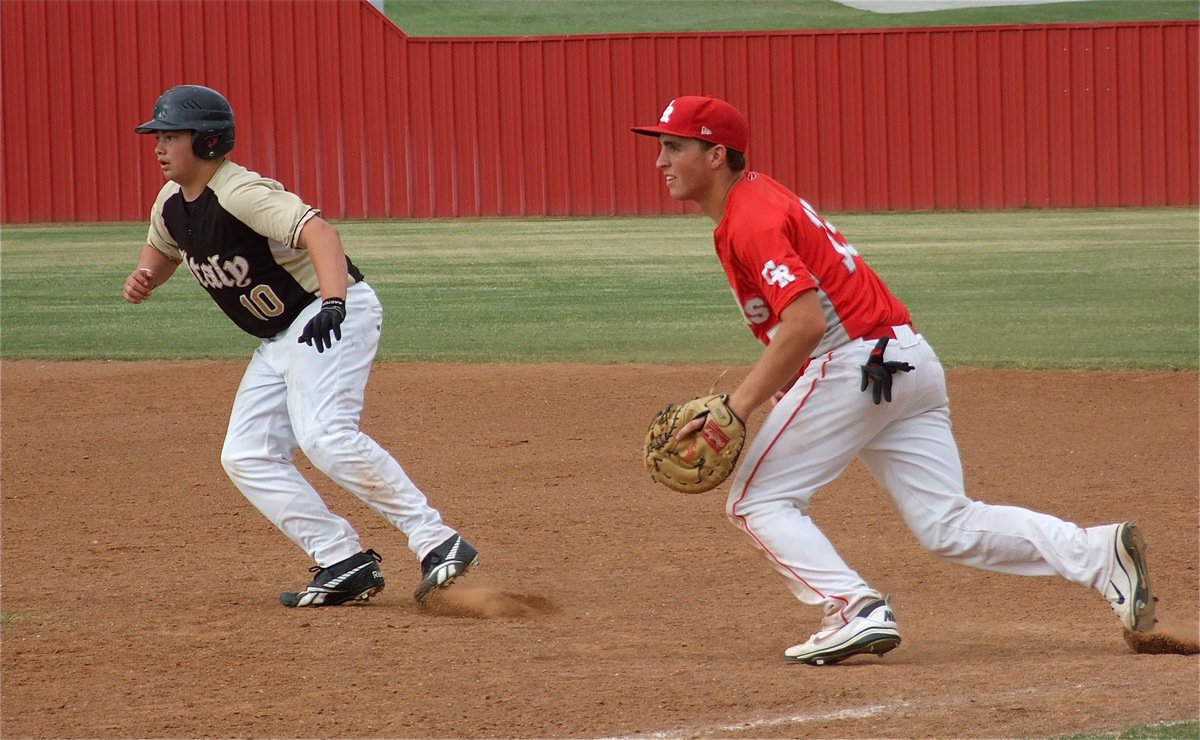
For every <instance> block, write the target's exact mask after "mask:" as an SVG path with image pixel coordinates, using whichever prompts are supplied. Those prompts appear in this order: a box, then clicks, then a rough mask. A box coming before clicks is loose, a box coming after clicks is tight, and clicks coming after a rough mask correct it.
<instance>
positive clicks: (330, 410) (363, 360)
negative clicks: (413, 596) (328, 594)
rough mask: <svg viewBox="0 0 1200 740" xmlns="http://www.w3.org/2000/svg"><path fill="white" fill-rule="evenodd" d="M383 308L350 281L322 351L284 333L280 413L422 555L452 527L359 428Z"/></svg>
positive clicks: (318, 461) (314, 457)
mask: <svg viewBox="0 0 1200 740" xmlns="http://www.w3.org/2000/svg"><path fill="white" fill-rule="evenodd" d="M382 322H383V309H382V307H381V306H380V304H379V299H378V298H377V297H376V295H375V291H374V290H372V289H371V287H370V286H369V285H367V284H365V283H358V284H355V285H352V286H350V289H349V291H348V293H347V296H346V320H345V321H344V322H343V324H342V326H341V330H342V338H341V340H339V341H335V342H334V343H333V346H332V347H330V348H329V349H327V350H325V351H324V352H317V351H316V350H314V349H313V348H312V347H310V346H308V345H305V344H300V343H298V342H296V339H295V338H294V337H291V336H290V333H291V331H295V330H297V327H303V325H304V322H303V321H302V320H299V319H298V320H297V321H296V322H294V324H293V330H291V331H289V336H285V337H283V338H282V339H281V340H280V341H284V342H289V341H290V348H291V349H290V351H291V353H292V355H291V360H290V362H289V372H288V376H287V381H288V412H289V415H290V417H291V422H292V427H293V428H294V430H295V434H296V439H297V440H298V441H299V444H300V448H301V449H302V450H303V451H304V454H305V455H306V456H307V457H308V459H309V460H310V461H311V462H312V464H313V465H315V466H316V467H317V468H318V469H319V470H321V472H323V473H325V474H326V475H327V476H329V477H330V478H331V479H332V480H333V481H334V482H335V483H337V484H338V485H340V486H341V487H343V488H345V489H346V490H348V491H350V492H352V493H353V494H355V495H356V496H358V497H359V498H360V499H362V500H363V501H364V502H365V503H366V504H367V505H369V506H370V507H371V508H372V509H374V510H375V511H377V512H379V513H380V514H381V515H383V517H384V518H386V519H387V520H388V521H389V522H391V523H392V524H393V525H394V526H396V527H397V528H398V529H400V530H401V531H403V532H404V534H405V535H406V536H407V537H408V544H409V548H410V549H411V550H412V551H413V552H414V553H416V555H417V557H418V558H424V557H426V556H427V555H429V554H430V553H432V552H433V551H434V550H435V549H436V548H437V547H438V546H439V545H442V544H443V543H445V542H447V541H448V540H450V539H451V538H452V537H454V536H455V534H456V532H455V531H454V530H453V529H452V528H450V527H448V526H446V525H445V524H444V523H443V522H442V517H441V514H440V513H439V512H438V511H437V510H436V509H434V508H433V507H432V506H430V505H429V502H428V500H427V499H426V497H425V494H424V493H423V492H422V491H421V490H420V489H419V488H418V487H417V486H416V485H415V484H414V483H413V481H412V480H411V479H410V478H409V477H408V475H407V474H406V473H405V472H404V469H403V468H402V467H401V466H400V463H398V462H397V461H396V460H395V458H393V457H392V456H391V454H389V453H388V452H387V450H385V449H383V447H381V446H380V445H379V444H378V443H377V442H376V441H375V440H374V439H372V438H371V437H369V436H367V435H366V434H364V433H363V432H362V431H360V430H359V427H358V424H359V419H360V417H361V415H362V409H363V396H364V394H365V392H366V386H367V379H368V377H369V376H370V372H371V364H372V363H373V362H374V360H375V353H376V350H377V348H378V347H379V335H380V330H381V327H382Z"/></svg>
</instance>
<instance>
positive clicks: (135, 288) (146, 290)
mask: <svg viewBox="0 0 1200 740" xmlns="http://www.w3.org/2000/svg"><path fill="white" fill-rule="evenodd" d="M154 286H155V277H154V272H153V271H151V270H149V269H147V268H145V267H139V268H138V269H136V270H134V271H133V272H131V273H129V277H127V278H125V300H127V301H129V302H130V303H141V302H142V301H144V300H146V299H147V298H149V297H150V294H151V293H153V292H154Z"/></svg>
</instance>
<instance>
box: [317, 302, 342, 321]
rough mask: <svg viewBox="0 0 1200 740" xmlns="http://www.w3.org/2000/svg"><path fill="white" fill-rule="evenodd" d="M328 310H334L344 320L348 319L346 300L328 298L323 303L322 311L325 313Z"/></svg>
mask: <svg viewBox="0 0 1200 740" xmlns="http://www.w3.org/2000/svg"><path fill="white" fill-rule="evenodd" d="M327 308H332V309H334V310H335V311H337V312H338V313H340V314H341V315H342V318H345V317H346V301H345V300H344V299H341V298H326V299H325V300H323V301H321V310H322V311H324V310H325V309H327Z"/></svg>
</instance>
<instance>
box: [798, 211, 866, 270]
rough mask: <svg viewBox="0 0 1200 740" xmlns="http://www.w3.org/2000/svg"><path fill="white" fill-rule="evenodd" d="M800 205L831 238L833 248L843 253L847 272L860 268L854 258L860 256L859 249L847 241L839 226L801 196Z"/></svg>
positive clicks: (815, 224)
mask: <svg viewBox="0 0 1200 740" xmlns="http://www.w3.org/2000/svg"><path fill="white" fill-rule="evenodd" d="M800 205H801V206H803V207H804V212H805V213H806V214H807V215H808V220H809V221H812V222H813V225H814V226H816V227H817V228H818V229H821V230H822V231H824V232H825V236H827V237H828V238H829V243H830V245H832V246H833V250H834V251H835V252H837V253H838V254H840V255H842V264H843V265H845V266H846V272H854V271H855V270H856V269H858V265H856V264H855V263H854V258H855V257H857V256H858V250H857V249H855V248H854V247H853V246H852V245H851V244H850V242H848V241H846V237H844V236H842V233H841V232H840V231H838V230H837V227H836V226H834V225H833V224H831V223H829V222H828V221H826V220H825V219H823V218H821V214H819V213H817V209H815V208H813V207H812V206H811V205H809V203H808V201H806V200H805V199H803V198H801V199H800Z"/></svg>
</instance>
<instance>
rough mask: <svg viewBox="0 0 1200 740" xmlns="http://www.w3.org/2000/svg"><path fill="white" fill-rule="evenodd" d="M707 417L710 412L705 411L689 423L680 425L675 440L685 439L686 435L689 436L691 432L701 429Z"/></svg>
mask: <svg viewBox="0 0 1200 740" xmlns="http://www.w3.org/2000/svg"><path fill="white" fill-rule="evenodd" d="M707 418H708V412H705V413H703V414H701V415H699V416H697V417H696V418H695V419H692V420H691V421H689V422H688V423H687V424H684V425H683V426H681V427H679V432H678V433H676V435H675V440H676V441H679V440H681V439H683V438H684V437H686V436H688V435H689V434H692V433H694V432H698V431H700V428H701V427H703V426H704V420H705V419H707Z"/></svg>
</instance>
